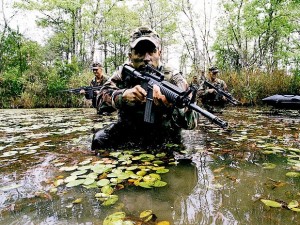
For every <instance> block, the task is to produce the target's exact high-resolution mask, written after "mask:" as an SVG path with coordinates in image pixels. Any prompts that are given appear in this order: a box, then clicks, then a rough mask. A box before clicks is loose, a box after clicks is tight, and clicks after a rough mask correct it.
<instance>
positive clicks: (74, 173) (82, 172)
mask: <svg viewBox="0 0 300 225" xmlns="http://www.w3.org/2000/svg"><path fill="white" fill-rule="evenodd" d="M86 172H87V170H78V171H75V172H73V173H71V176H78V175H82V174H85V173H86Z"/></svg>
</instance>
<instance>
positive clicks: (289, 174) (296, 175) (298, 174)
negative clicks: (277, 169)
mask: <svg viewBox="0 0 300 225" xmlns="http://www.w3.org/2000/svg"><path fill="white" fill-rule="evenodd" d="M285 175H286V176H287V177H294V178H295V177H300V173H299V172H287V173H286V174H285Z"/></svg>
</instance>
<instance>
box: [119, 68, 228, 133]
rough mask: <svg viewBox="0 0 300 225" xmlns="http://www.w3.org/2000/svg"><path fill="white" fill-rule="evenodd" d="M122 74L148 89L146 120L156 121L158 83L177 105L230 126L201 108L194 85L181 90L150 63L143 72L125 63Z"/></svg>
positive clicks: (161, 89) (214, 121)
mask: <svg viewBox="0 0 300 225" xmlns="http://www.w3.org/2000/svg"><path fill="white" fill-rule="evenodd" d="M122 74H123V75H124V76H125V80H126V78H127V77H129V79H133V80H136V81H137V83H140V84H141V86H142V87H143V88H144V89H145V90H146V91H147V98H146V107H145V114H144V121H145V122H148V123H153V122H154V115H153V112H152V104H153V85H154V84H156V85H157V86H158V87H159V88H160V91H161V93H162V94H163V95H165V96H166V99H167V100H168V102H170V103H172V104H173V105H174V106H175V107H178V108H184V107H188V108H189V109H192V110H195V111H196V112H198V113H200V114H202V115H203V116H205V117H206V118H208V119H209V120H211V121H212V122H213V123H215V124H217V125H219V126H220V127H222V128H225V127H227V126H228V123H227V122H226V121H223V120H221V119H220V118H218V117H217V116H215V115H213V114H212V113H210V112H208V111H206V110H204V109H202V108H200V107H199V106H198V105H196V104H195V103H194V101H195V97H196V91H195V89H194V88H193V87H190V88H189V89H188V90H187V91H183V90H181V89H180V88H179V87H177V86H175V85H173V84H171V83H170V82H168V81H164V74H162V73H161V72H160V71H158V70H156V69H154V68H153V67H152V66H150V65H148V64H147V65H146V66H145V70H144V71H143V72H139V71H137V70H135V69H134V68H133V67H131V66H129V65H124V67H123V70H122ZM192 92H193V97H192V98H189V95H190V93H192Z"/></svg>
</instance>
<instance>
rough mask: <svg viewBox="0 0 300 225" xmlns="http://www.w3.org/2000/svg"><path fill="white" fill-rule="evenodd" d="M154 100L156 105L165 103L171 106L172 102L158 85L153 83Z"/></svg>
mask: <svg viewBox="0 0 300 225" xmlns="http://www.w3.org/2000/svg"><path fill="white" fill-rule="evenodd" d="M153 102H154V104H155V105H158V106H159V105H164V106H166V107H171V106H172V104H171V103H169V102H168V100H167V98H166V96H165V95H163V94H162V93H161V91H160V88H159V87H158V86H157V85H155V84H154V85H153Z"/></svg>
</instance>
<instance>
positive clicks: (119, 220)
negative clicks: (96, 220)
mask: <svg viewBox="0 0 300 225" xmlns="http://www.w3.org/2000/svg"><path fill="white" fill-rule="evenodd" d="M125 217H126V214H125V213H124V212H116V213H114V214H111V215H109V216H107V217H106V218H105V219H104V221H103V225H112V224H123V220H124V219H125Z"/></svg>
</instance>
